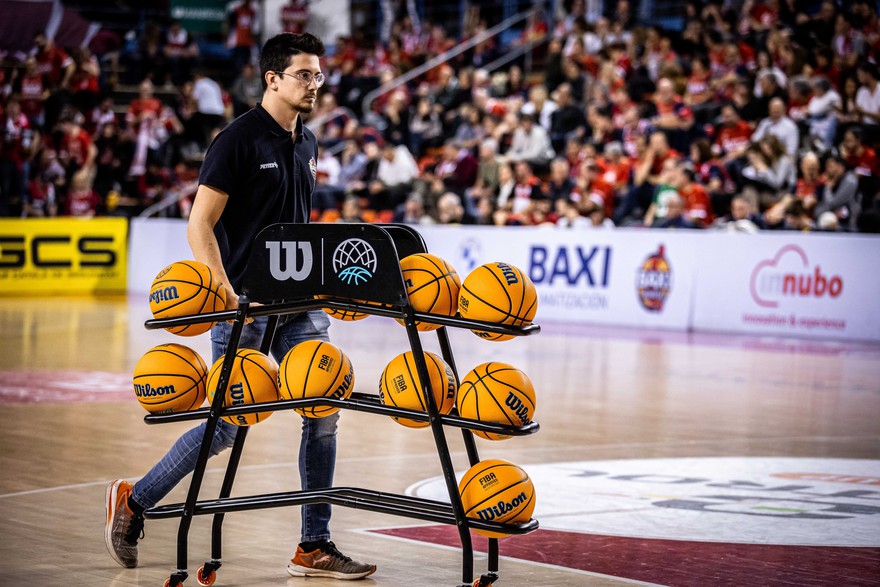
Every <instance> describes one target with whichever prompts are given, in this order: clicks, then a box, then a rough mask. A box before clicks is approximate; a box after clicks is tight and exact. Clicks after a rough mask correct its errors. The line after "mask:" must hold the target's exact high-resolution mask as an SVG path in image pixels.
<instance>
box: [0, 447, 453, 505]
mask: <svg viewBox="0 0 880 587" xmlns="http://www.w3.org/2000/svg"><path fill="white" fill-rule="evenodd" d="M461 454H465V453H461ZM431 456H434V457H436V456H437V453H424V454H412V455H395V456H391V455H389V456H387V457H385V456H374V457H346V458H342V459H337V460H336V463H337V464H339V463H345V462H358V463H362V462H364V461H384V460H388V459H401V458H406V459H425V458H428V457H431ZM298 466H299V463H297V462H296V461H285V462H280V463H265V464H262V465H242V466H240V467H239V468H238V470H239V471H259V470H263V469H285V468H295V467H298ZM218 473H222V474H225V473H226V468H222V469H221V468H212V469H205V474H206V475H207V474H212V475H214V474H218ZM123 478H124V479H126V480H128V481H131V482H135V481H137V480H138V479H140V478H141V477H123ZM111 481H112V479H104V480H102V481H89V482H86V483H72V484H70V485H55V486H52V487H39V488H36V489H27V490H25V491H15V492H12V493H0V499H6V498H9V497H21V496H25V495H37V494H40V493H51V492H54V491H66V490H68V489H81V488H83V487H94V486H98V485H100V486H104V485H107V484H108V483H110V482H111Z"/></svg>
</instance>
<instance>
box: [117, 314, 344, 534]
mask: <svg viewBox="0 0 880 587" xmlns="http://www.w3.org/2000/svg"><path fill="white" fill-rule="evenodd" d="M266 322H267V318H266V317H261V318H256V319H255V320H254V322H253V324H249V325H247V326H245V327H244V330H243V331H242V334H241V341H240V342H239V347H240V348H253V349H257V348H259V347H260V342H261V341H262V338H263V332H264V331H265V329H266ZM329 326H330V319H329V318H328V317H327V314H325V313H324V312H323V311H322V310H313V311H311V312H304V313H302V314H294V315H288V316H282V317H281V319H280V321H279V323H278V328H277V329H276V331H275V338H274V340H273V341H272V355H273V357H274V358H275V360H276V361H278V362H279V363H280V362H281V360H282V359H283V358H284V355H286V354H287V351H289V350H290V349H291V348H293V347H294V346H296V345H297V344H299V343H301V342H303V341H305V340H314V339H318V340H325V341H328V340H329V337H328V336H327V329H328V327H329ZM231 331H232V325H230V324H227V323H225V322H223V323H220V324H218V325H216V326H215V327H214V328H213V329H212V330H211V343H212V346H213V349H212V350H213V361H216V360H217V359H219V358H220V356H221V355H223V354H225V353H226V344H227V341H228V340H229V334H230V332H231ZM338 420H339V413H338V412H337V413H335V414H332V415H330V416H327V417H325V418H305V417H303V419H302V442H301V443H300V447H299V474H300V479H301V481H302V487H303V489H320V488H324V487H332V486H333V473H334V470H335V468H336V424H337V421H338ZM206 425H207V423H206V422H202V423H201V424H199V425H198V426H196V427H195V428H193V429H192V430H190V431H189V432H186V433H185V434H184V435H183V436H181V437H180V438H179V439H178V440H177V442H175V443H174V446H172V447H171V450H169V451H168V453H167V454H166V455H165V456H164V457H162V459H161V460H160V461H159V462H158V463H156V465H155V466H154V467H153V468H152V469H150V472H149V473H147V474H146V475H145V476H144V477H143V478H142V479H141V480H140V481H138V482H137V483H135V485H134V489H133V491H132V499H134V501H135V502H136V503H138V504H140V505H142V506H144V507H145V508H150V507H153V506H154V505H156V504H157V503H158V502H159V501H160V500H161V499H162V498H163V497H165V496H166V495H167V494H168V492H170V491H171V490H172V489H173V488H174V487H175V486H176V485H177V484H178V483H179V482H180V480H181V479H183V478H184V477H186V476H187V475H188V474H189V473H191V472H192V471H193V469H195V466H196V460H197V459H198V455H199V449H200V447H201V444H202V439H203V438H204V436H205V427H206ZM236 432H238V426H235V425H234V424H229V423H228V422H225V421H224V420H219V421H218V422H217V429H216V432H215V433H214V439H213V441H212V443H211V456H214V455H216V454H219V453H220V452H222V451H223V450H224V449H227V448H229V447H230V446H232V443H233V441H234V440H235V434H236ZM325 539H326V540H329V539H330V504H327V503H318V504H311V505H304V506H302V535H301V541H302V542H311V541H314V540H325Z"/></svg>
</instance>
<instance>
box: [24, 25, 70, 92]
mask: <svg viewBox="0 0 880 587" xmlns="http://www.w3.org/2000/svg"><path fill="white" fill-rule="evenodd" d="M34 43H35V45H36V50H35V52H34V57H35V58H36V61H37V73H39V74H40V75H42V76H43V80H44V81H45V82H46V84H47V85H48V87H49V89H50V90H55V89H58V88H66V87H67V84H68V82H69V81H70V78H71V76H72V75H73V72H74V70H75V69H76V65H75V64H74V62H73V59H71V58H70V56H69V55H68V54H67V53H65V52H64V50H63V49H59V48H58V47H56V46H55V41H53V40H52V39H50V38H48V37H47V36H46V35H45V34H44V33H38V34H37V35H36V37H34Z"/></svg>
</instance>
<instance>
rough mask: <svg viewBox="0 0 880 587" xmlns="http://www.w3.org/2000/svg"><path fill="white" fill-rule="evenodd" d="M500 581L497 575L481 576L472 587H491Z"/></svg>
mask: <svg viewBox="0 0 880 587" xmlns="http://www.w3.org/2000/svg"><path fill="white" fill-rule="evenodd" d="M497 580H498V575H496V574H495V573H489V574H488V575H481V576H480V578H479V579H474V582H473V586H472V587H489V586H490V585H492V583H494V582H495V581H497Z"/></svg>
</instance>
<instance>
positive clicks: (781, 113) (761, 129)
mask: <svg viewBox="0 0 880 587" xmlns="http://www.w3.org/2000/svg"><path fill="white" fill-rule="evenodd" d="M769 112H770V115H769V116H768V117H767V118H765V119H764V120H762V121H761V122H760V123H759V124H758V128H756V129H755V133H754V134H753V135H752V142H754V143H757V142H758V141H760V140H761V139H763V138H764V137H765V136H767V135H768V134H769V135H774V136H775V137H776V138H778V139H779V140H780V141H782V144H783V145H785V151H786V153H788V154H789V155H790V156H792V157H796V156H797V152H798V146H799V145H800V141H801V132H800V131H799V130H798V127H797V124H795V122H794V121H793V120H792V119H791V118H789V117H788V116H786V115H785V102H783V101H782V98H773V99H772V100H770V107H769Z"/></svg>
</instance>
